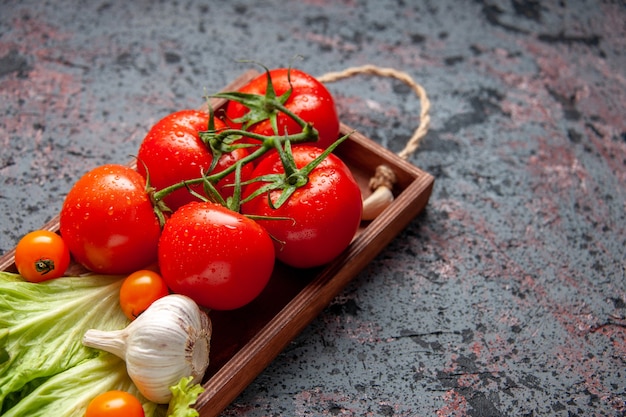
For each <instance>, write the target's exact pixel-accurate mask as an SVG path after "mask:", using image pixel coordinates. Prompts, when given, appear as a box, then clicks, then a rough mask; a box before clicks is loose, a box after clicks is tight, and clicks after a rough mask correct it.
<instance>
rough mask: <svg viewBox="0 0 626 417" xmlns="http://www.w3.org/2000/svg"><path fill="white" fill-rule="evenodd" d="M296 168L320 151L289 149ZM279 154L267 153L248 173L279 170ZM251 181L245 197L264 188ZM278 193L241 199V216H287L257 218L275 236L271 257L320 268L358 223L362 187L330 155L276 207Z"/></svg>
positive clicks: (339, 249)
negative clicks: (251, 171) (271, 203)
mask: <svg viewBox="0 0 626 417" xmlns="http://www.w3.org/2000/svg"><path fill="white" fill-rule="evenodd" d="M292 152H293V157H294V160H295V162H296V166H297V167H298V168H301V167H303V166H305V165H307V164H308V163H309V162H310V161H312V160H313V159H315V158H316V157H317V156H319V155H320V153H322V150H321V149H319V148H317V147H314V146H308V145H299V146H294V147H292ZM283 172H284V168H283V165H282V163H281V160H280V158H279V156H278V152H270V153H268V154H267V155H266V156H265V157H264V158H263V159H261V161H260V162H259V164H258V165H257V167H256V168H255V170H254V171H253V173H252V175H253V177H257V176H261V175H267V174H276V173H283ZM264 184H265V183H263V182H253V183H251V184H250V185H249V186H247V187H246V188H245V190H244V199H245V198H246V197H247V196H250V195H251V194H252V193H253V192H255V191H256V190H257V189H258V188H259V187H261V186H263V185H264ZM281 192H282V191H281V190H274V191H271V192H270V193H269V198H268V195H267V194H261V195H259V196H257V197H256V198H254V199H252V200H250V201H249V202H247V203H244V204H243V206H242V212H243V213H244V214H250V215H259V216H269V217H278V218H286V219H287V220H275V219H273V220H257V221H258V223H259V224H261V225H262V226H263V227H265V229H266V230H267V232H268V233H269V234H270V235H271V236H272V237H273V238H274V241H275V245H276V257H277V258H278V259H279V260H281V261H282V262H284V263H286V264H288V265H291V266H294V267H298V268H308V267H314V266H320V265H323V264H326V263H328V262H330V261H331V260H332V259H334V258H335V257H337V256H338V255H339V254H340V253H341V252H342V251H343V250H344V249H345V248H346V247H347V246H348V245H349V244H350V242H351V241H352V238H353V237H354V235H355V234H356V232H357V230H358V227H359V224H360V222H361V213H362V207H363V204H362V201H361V191H360V189H359V186H358V184H357V183H356V181H355V179H354V177H353V176H352V173H351V172H350V170H349V168H348V167H347V166H346V165H345V164H344V163H343V161H341V159H339V157H337V156H336V155H334V154H329V155H328V156H327V157H326V158H325V159H324V160H323V161H322V163H321V164H320V165H318V166H317V167H316V168H315V169H314V170H313V171H312V172H311V173H310V174H309V180H308V182H307V183H306V185H304V186H302V187H300V188H298V189H297V190H296V191H295V192H294V193H293V194H292V195H291V197H289V199H288V200H287V201H286V202H285V203H284V204H283V205H281V206H280V207H279V208H277V209H274V208H273V207H271V206H270V204H269V200H270V199H271V201H272V202H274V203H275V202H276V201H277V200H278V197H279V195H280V193H281Z"/></svg>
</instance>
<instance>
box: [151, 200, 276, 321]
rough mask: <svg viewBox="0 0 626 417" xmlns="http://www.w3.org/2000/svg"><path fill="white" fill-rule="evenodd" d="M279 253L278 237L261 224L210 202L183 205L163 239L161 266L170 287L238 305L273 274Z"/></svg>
mask: <svg viewBox="0 0 626 417" xmlns="http://www.w3.org/2000/svg"><path fill="white" fill-rule="evenodd" d="M274 259H275V258H274V246H273V243H272V240H271V238H270V237H269V235H268V234H267V232H265V230H264V229H263V228H262V227H261V226H259V225H258V224H257V223H256V222H254V221H252V220H250V219H248V218H247V217H244V216H242V215H241V214H239V213H236V212H234V211H231V210H228V209H227V208H225V207H222V206H220V205H218V204H214V203H210V202H194V203H189V204H187V205H185V206H183V207H181V208H180V209H178V211H176V212H175V213H174V214H173V215H172V217H171V218H170V219H169V220H168V221H167V223H166V224H165V227H164V229H163V234H162V236H161V241H160V243H159V267H160V270H161V274H162V276H163V279H165V282H166V283H167V285H168V287H170V288H171V289H172V291H173V292H175V293H178V294H184V295H187V296H188V297H191V298H192V299H193V300H194V301H196V303H198V304H199V305H201V306H204V307H207V308H210V309H214V310H232V309H235V308H239V307H241V306H243V305H245V304H248V303H249V302H250V301H252V300H253V299H254V298H256V297H257V296H258V295H259V294H260V293H261V291H262V290H263V289H264V288H265V286H266V285H267V283H268V281H269V279H270V276H271V274H272V271H273V268H274Z"/></svg>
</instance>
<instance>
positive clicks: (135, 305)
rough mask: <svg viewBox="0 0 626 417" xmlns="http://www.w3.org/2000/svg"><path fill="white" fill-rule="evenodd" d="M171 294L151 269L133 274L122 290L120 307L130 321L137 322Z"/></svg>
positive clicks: (123, 284) (127, 278)
mask: <svg viewBox="0 0 626 417" xmlns="http://www.w3.org/2000/svg"><path fill="white" fill-rule="evenodd" d="M168 294H169V290H168V288H167V285H165V281H164V280H163V278H162V277H161V275H159V274H158V273H156V272H154V271H151V270H149V269H141V270H139V271H136V272H133V273H132V274H130V275H129V276H127V277H126V278H125V279H124V282H122V287H121V288H120V307H121V308H122V311H123V312H124V314H125V315H126V317H128V319H129V320H135V319H136V318H137V317H138V316H139V315H140V314H141V313H143V312H144V311H146V309H147V308H148V307H150V305H151V304H152V303H153V302H155V301H156V300H158V299H159V298H161V297H165V296H166V295H168Z"/></svg>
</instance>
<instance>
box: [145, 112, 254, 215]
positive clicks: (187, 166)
mask: <svg viewBox="0 0 626 417" xmlns="http://www.w3.org/2000/svg"><path fill="white" fill-rule="evenodd" d="M214 121H215V129H216V130H220V129H225V128H227V126H226V124H224V122H222V121H221V120H220V119H217V118H215V119H214ZM208 124H209V114H208V113H205V112H202V111H199V110H180V111H177V112H174V113H171V114H169V115H167V116H165V117H164V118H163V119H161V120H160V121H159V122H157V123H156V124H155V125H154V126H153V127H152V128H151V129H150V131H149V132H148V134H147V135H146V137H145V138H144V140H143V141H142V143H141V145H140V147H139V151H138V154H137V159H138V162H137V171H139V173H140V174H141V175H143V176H144V177H147V175H148V174H149V176H150V185H152V186H153V187H154V188H155V189H157V190H161V189H163V188H166V187H168V186H170V185H173V184H176V183H179V182H182V181H185V180H192V179H196V178H200V177H202V172H204V173H205V174H207V172H208V170H209V168H210V167H211V162H212V161H213V155H212V154H211V151H210V149H209V148H208V147H207V146H206V145H205V144H204V143H203V142H202V140H201V139H200V136H199V132H201V131H206V130H207V129H208ZM246 155H248V151H247V150H245V149H238V150H236V151H234V152H232V153H230V154H224V155H223V156H222V157H220V159H219V161H218V164H217V165H216V167H215V169H214V171H213V173H217V172H220V171H223V170H224V169H225V168H227V167H228V166H230V165H232V164H233V163H234V162H235V161H237V160H239V159H242V158H243V157H245V156H246ZM146 168H147V171H146ZM251 171H252V167H251V166H244V167H243V168H242V178H243V179H244V180H245V179H246V178H247V175H248V174H249V173H250V172H251ZM233 181H234V173H231V174H229V175H228V176H227V177H225V178H224V179H222V180H220V181H219V182H218V184H217V186H216V188H217V189H218V191H219V192H220V194H221V195H222V196H223V197H224V198H226V197H229V196H231V195H232V193H233V188H232V187H224V185H225V184H227V183H232V182H233ZM190 188H191V189H192V190H193V191H195V192H197V193H199V194H201V195H204V194H205V193H204V191H203V186H202V184H195V185H191V186H190ZM163 201H164V202H165V204H166V205H167V206H168V207H169V208H170V209H172V210H177V209H178V208H179V207H182V206H183V205H185V204H187V203H189V202H191V201H198V199H197V198H196V197H194V196H193V195H192V194H191V193H190V192H189V190H187V189H186V188H184V187H183V188H181V189H178V190H176V191H174V192H172V193H171V194H168V195H167V196H166V197H165V198H164V199H163Z"/></svg>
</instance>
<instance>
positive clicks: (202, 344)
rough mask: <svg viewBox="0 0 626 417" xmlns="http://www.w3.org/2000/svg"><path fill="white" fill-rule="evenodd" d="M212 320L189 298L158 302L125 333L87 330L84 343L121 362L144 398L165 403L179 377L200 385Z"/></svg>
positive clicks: (206, 359)
mask: <svg viewBox="0 0 626 417" xmlns="http://www.w3.org/2000/svg"><path fill="white" fill-rule="evenodd" d="M211 330H212V328H211V321H210V319H209V317H208V316H207V315H206V313H204V312H203V311H202V310H200V308H199V307H198V305H197V304H196V303H195V302H194V301H193V300H192V299H191V298H189V297H186V296H184V295H179V294H171V295H167V296H165V297H163V298H160V299H158V300H157V301H155V302H154V303H152V305H151V306H150V307H149V308H148V309H147V310H146V311H144V312H143V313H142V314H141V315H140V316H139V317H137V319H135V320H134V321H132V322H131V323H130V324H129V325H128V326H127V327H126V328H125V329H123V330H119V331H112V332H102V331H99V330H89V331H87V332H86V333H85V336H84V338H83V344H84V345H85V346H90V347H95V348H99V349H102V350H106V351H108V352H110V353H113V354H115V355H117V356H119V357H121V358H122V359H124V360H125V361H126V369H127V372H128V375H129V376H130V378H131V379H132V380H133V382H134V383H135V385H136V386H137V388H138V389H139V391H140V392H141V393H142V394H143V395H144V397H146V398H147V399H148V400H150V401H152V402H155V403H158V404H165V403H168V402H169V401H170V399H171V397H172V393H171V391H170V389H169V387H170V386H172V385H176V384H178V382H179V381H180V380H181V378H184V377H189V376H192V377H193V383H199V382H200V381H201V380H202V377H203V376H204V373H205V371H206V368H207V367H208V365H209V350H210V341H211Z"/></svg>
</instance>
